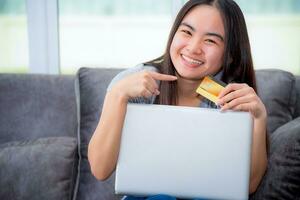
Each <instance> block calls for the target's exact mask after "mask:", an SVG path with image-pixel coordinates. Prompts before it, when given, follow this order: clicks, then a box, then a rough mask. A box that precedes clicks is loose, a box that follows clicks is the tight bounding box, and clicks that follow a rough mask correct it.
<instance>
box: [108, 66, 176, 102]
mask: <svg viewBox="0 0 300 200" xmlns="http://www.w3.org/2000/svg"><path fill="white" fill-rule="evenodd" d="M156 80H159V81H175V80H177V77H176V76H172V75H167V74H161V73H158V72H154V71H141V72H137V73H135V74H132V75H129V76H127V77H125V78H124V79H122V80H120V81H119V82H117V83H116V84H115V86H114V87H113V88H112V90H114V91H116V92H117V93H118V94H120V95H121V96H122V97H123V98H125V99H126V100H127V101H128V100H129V99H131V98H136V97H145V98H150V97H151V96H153V95H159V93H160V92H159V90H158V85H157V82H156Z"/></svg>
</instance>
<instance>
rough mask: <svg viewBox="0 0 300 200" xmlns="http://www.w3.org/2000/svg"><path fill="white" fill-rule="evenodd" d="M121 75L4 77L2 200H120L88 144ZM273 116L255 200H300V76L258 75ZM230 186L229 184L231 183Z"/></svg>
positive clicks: (0, 98) (0, 93) (0, 99)
mask: <svg viewBox="0 0 300 200" xmlns="http://www.w3.org/2000/svg"><path fill="white" fill-rule="evenodd" d="M119 71H120V69H93V68H81V69H80V70H79V71H78V73H77V75H76V76H67V75H25V74H0V199H16V200H19V199H39V200H40V199H49V200H50V199H74V200H75V199H79V200H94V199H97V200H100V199H120V198H121V197H120V196H116V195H114V174H112V176H111V177H110V178H109V179H108V180H107V181H103V182H101V181H97V180H96V179H95V178H94V177H93V176H92V174H91V172H90V167H89V163H88V161H87V145H88V142H89V140H90V137H91V135H92V133H93V131H94V129H95V128H96V125H97V122H98V120H99V117H100V113H101V108H102V104H103V98H104V95H105V92H106V87H107V86H108V84H109V82H110V80H111V79H112V78H113V77H114V76H115V75H116V74H117V73H118V72H119ZM256 75H257V84H258V93H259V95H260V96H261V98H262V100H263V102H264V103H265V105H266V107H267V111H268V116H269V117H268V134H269V136H270V152H269V164H268V170H267V172H266V174H265V176H264V178H263V181H262V182H261V184H260V186H259V188H258V190H257V191H256V193H254V194H253V195H251V196H250V197H249V198H250V199H259V200H261V199H293V200H294V199H300V77H299V76H293V75H292V74H291V73H288V72H284V71H280V70H258V71H256ZM229 181H230V180H229Z"/></svg>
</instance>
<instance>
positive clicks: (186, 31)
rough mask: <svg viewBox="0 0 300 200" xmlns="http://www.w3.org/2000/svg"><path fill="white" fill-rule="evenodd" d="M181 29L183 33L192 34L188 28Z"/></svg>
mask: <svg viewBox="0 0 300 200" xmlns="http://www.w3.org/2000/svg"><path fill="white" fill-rule="evenodd" d="M181 31H182V32H184V33H185V34H188V35H192V34H191V32H190V31H188V30H181Z"/></svg>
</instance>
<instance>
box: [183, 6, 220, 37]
mask: <svg viewBox="0 0 300 200" xmlns="http://www.w3.org/2000/svg"><path fill="white" fill-rule="evenodd" d="M182 23H185V24H189V25H190V26H192V27H193V28H194V29H195V31H199V32H201V31H204V32H217V33H219V34H221V35H222V36H224V34H225V30H224V24H223V19H222V15H221V13H220V11H219V10H218V9H217V8H216V7H213V6H209V5H200V6H195V7H194V8H192V9H191V10H190V11H189V12H188V13H187V14H186V15H185V17H184V18H183V20H182Z"/></svg>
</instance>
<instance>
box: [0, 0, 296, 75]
mask: <svg viewBox="0 0 300 200" xmlns="http://www.w3.org/2000/svg"><path fill="white" fill-rule="evenodd" d="M36 2H39V3H40V4H42V5H41V6H43V7H42V8H45V10H44V11H43V12H40V13H39V12H34V11H33V10H32V8H34V9H39V8H37V7H36V5H37V4H36ZM185 2H186V1H185V0H163V1H161V0H89V1H86V0H0V72H10V73H11V72H12V73H62V74H74V73H76V71H77V69H78V68H80V67H83V66H87V67H107V68H111V67H116V68H127V67H132V66H135V65H136V64H138V63H141V62H145V61H149V60H151V59H153V58H156V57H158V56H160V55H161V54H162V53H163V52H164V49H165V46H166V42H167V38H168V34H169V31H170V28H171V25H172V22H173V20H174V17H175V16H176V14H177V12H178V10H179V9H180V7H181V6H182V5H183V4H184V3H185ZM236 2H237V3H238V4H239V6H240V7H241V9H242V11H243V12H244V15H245V18H246V23H247V26H248V32H249V37H250V42H251V48H252V54H253V59H254V65H255V68H256V69H261V68H278V69H282V70H286V71H290V72H292V73H294V74H298V75H300V37H299V36H300V0H252V1H249V0H236ZM29 8H30V9H29ZM41 15H43V17H45V18H46V19H47V20H48V21H46V22H47V23H49V24H52V25H49V24H47V23H44V25H43V26H41V25H39V26H35V24H38V23H35V22H36V21H38V20H40V21H41V19H42V18H41ZM53 16H54V17H53ZM42 20H45V19H44V18H43V19H42ZM41 23H43V21H41ZM52 27H54V28H52ZM36 30H39V31H36ZM40 33H41V34H43V35H44V37H45V38H50V39H49V40H48V43H46V44H44V45H42V47H40V46H39V44H40V43H41V42H39V40H38V39H39V38H38V37H35V36H32V34H33V35H34V34H40ZM30 34H31V37H29V36H30ZM52 37H53V38H54V39H51V38H52ZM42 38H43V37H42ZM53 43H55V45H53ZM49 52H50V53H49ZM48 54H49V56H46V57H45V58H44V55H48ZM53 54H54V55H56V54H57V55H58V56H56V57H55V56H54V58H53V57H51V55H53ZM41 58H43V59H42V60H43V61H42V62H37V61H39V59H41ZM52 59H55V60H56V61H57V62H52V61H53V60H52ZM34 63H35V64H34ZM45 63H46V64H49V63H50V64H49V65H50V66H49V67H50V68H55V69H54V70H47V69H43V65H45ZM53 63H54V64H53ZM33 65H38V67H36V66H35V67H34V66H33ZM39 68H40V69H39Z"/></svg>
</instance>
